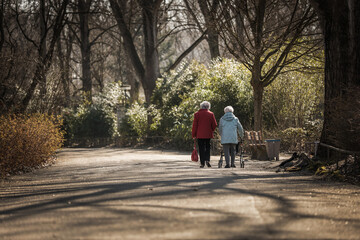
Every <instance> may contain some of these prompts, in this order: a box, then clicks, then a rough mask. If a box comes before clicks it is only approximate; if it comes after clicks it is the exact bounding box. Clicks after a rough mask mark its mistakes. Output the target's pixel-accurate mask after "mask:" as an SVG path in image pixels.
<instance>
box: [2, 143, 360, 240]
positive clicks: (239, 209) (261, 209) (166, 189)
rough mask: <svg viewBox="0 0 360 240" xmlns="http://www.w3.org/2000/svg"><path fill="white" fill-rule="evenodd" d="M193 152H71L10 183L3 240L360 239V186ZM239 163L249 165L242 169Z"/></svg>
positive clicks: (4, 189) (5, 189) (5, 186)
mask: <svg viewBox="0 0 360 240" xmlns="http://www.w3.org/2000/svg"><path fill="white" fill-rule="evenodd" d="M218 159H219V157H218V156H212V165H213V168H204V169H200V168H199V166H198V164H196V163H193V162H191V161H190V153H189V152H185V153H184V152H173V151H157V150H140V149H117V148H100V149H63V150H62V151H61V152H60V153H59V154H58V160H57V162H56V164H55V165H53V166H50V167H47V168H44V169H40V170H37V171H35V172H33V173H28V174H24V175H20V176H14V177H12V178H10V179H9V180H4V181H2V182H1V183H0V239H141V240H144V239H360V209H359V206H360V187H359V186H354V185H350V184H346V183H334V182H325V181H317V180H315V179H314V178H313V177H312V176H308V175H303V174H299V173H275V169H274V168H266V166H269V165H270V164H274V163H273V162H272V163H269V162H261V161H251V160H248V161H246V162H245V163H246V165H245V169H241V168H235V169H224V168H221V169H218V168H217V166H216V165H217V160H218ZM237 165H239V164H237Z"/></svg>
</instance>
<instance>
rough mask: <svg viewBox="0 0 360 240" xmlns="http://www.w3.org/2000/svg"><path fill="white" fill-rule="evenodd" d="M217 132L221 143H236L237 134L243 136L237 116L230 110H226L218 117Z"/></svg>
mask: <svg viewBox="0 0 360 240" xmlns="http://www.w3.org/2000/svg"><path fill="white" fill-rule="evenodd" d="M219 133H220V136H221V144H227V143H232V144H237V143H238V135H237V134H239V136H240V137H241V138H243V137H244V129H243V127H242V126H241V123H240V121H239V119H238V118H237V117H235V115H234V114H233V113H232V112H227V113H225V114H224V116H222V117H221V118H220V123H219Z"/></svg>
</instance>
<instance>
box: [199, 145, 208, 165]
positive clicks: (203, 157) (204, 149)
mask: <svg viewBox="0 0 360 240" xmlns="http://www.w3.org/2000/svg"><path fill="white" fill-rule="evenodd" d="M198 146H199V155H200V163H201V165H204V164H205V162H206V161H209V162H210V138H203V139H198Z"/></svg>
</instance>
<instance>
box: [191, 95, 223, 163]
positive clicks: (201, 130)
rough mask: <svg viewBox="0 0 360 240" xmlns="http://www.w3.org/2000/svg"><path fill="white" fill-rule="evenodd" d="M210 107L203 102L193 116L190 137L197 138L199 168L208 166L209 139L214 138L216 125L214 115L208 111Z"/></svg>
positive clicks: (207, 103)
mask: <svg viewBox="0 0 360 240" xmlns="http://www.w3.org/2000/svg"><path fill="white" fill-rule="evenodd" d="M210 107H211V105H210V103H209V102H207V101H204V102H202V103H201V104H200V110H199V111H197V112H196V113H195V114H194V121H193V126H192V137H193V138H197V141H198V146H199V155H200V164H201V165H200V167H201V168H203V167H204V166H205V163H206V166H208V167H211V165H210V139H211V138H213V137H214V134H213V133H214V130H215V129H216V126H217V123H216V119H215V115H214V113H212V112H211V111H209V109H210Z"/></svg>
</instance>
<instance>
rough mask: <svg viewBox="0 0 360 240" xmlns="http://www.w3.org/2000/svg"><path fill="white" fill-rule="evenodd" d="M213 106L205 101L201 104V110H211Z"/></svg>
mask: <svg viewBox="0 0 360 240" xmlns="http://www.w3.org/2000/svg"><path fill="white" fill-rule="evenodd" d="M210 107H211V104H210V103H209V102H208V101H203V102H202V103H200V108H201V109H210Z"/></svg>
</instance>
